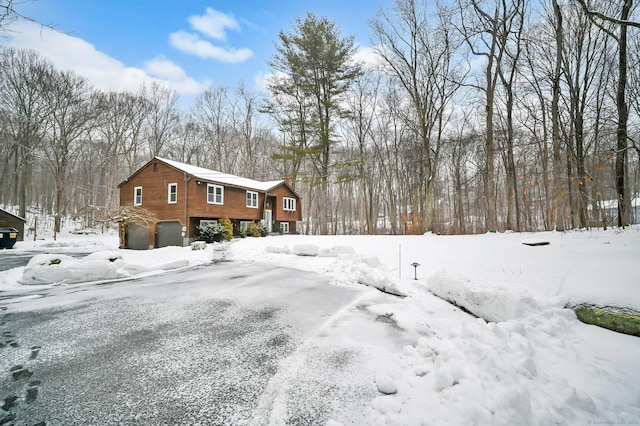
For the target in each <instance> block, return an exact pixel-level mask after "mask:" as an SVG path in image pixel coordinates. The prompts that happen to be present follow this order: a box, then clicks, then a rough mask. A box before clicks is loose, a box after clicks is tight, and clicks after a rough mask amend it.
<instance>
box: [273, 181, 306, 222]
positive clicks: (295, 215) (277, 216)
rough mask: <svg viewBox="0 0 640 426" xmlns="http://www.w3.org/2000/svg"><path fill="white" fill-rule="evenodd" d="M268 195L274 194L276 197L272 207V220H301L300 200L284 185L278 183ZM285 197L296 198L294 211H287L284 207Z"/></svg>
mask: <svg viewBox="0 0 640 426" xmlns="http://www.w3.org/2000/svg"><path fill="white" fill-rule="evenodd" d="M269 195H274V196H275V197H276V200H275V203H274V204H275V206H273V207H272V210H273V220H275V221H277V222H297V221H300V220H302V206H301V205H300V204H301V200H300V199H299V198H298V196H297V195H296V194H294V193H293V191H292V190H291V189H290V188H289V187H288V186H286V185H280V186H278V187H277V188H275V189H274V190H272V191H270V192H269ZM285 197H287V198H295V199H296V210H295V211H293V212H292V211H287V210H285V209H284V205H283V201H282V200H283V199H284V198H285Z"/></svg>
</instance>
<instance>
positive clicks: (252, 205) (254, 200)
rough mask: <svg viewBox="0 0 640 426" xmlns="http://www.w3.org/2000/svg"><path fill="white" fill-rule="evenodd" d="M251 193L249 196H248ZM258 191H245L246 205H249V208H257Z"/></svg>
mask: <svg viewBox="0 0 640 426" xmlns="http://www.w3.org/2000/svg"><path fill="white" fill-rule="evenodd" d="M250 195H251V197H249V196H250ZM258 198H259V196H258V193H257V192H255V191H247V195H246V200H247V207H249V208H250V209H257V208H258Z"/></svg>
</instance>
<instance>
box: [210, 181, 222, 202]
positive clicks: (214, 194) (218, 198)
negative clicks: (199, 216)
mask: <svg viewBox="0 0 640 426" xmlns="http://www.w3.org/2000/svg"><path fill="white" fill-rule="evenodd" d="M207 203H209V204H224V186H220V185H213V184H211V183H208V184H207Z"/></svg>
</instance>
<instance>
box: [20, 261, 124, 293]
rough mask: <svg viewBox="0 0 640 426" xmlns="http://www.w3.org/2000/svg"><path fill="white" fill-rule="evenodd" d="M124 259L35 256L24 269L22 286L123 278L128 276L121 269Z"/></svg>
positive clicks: (21, 280)
mask: <svg viewBox="0 0 640 426" xmlns="http://www.w3.org/2000/svg"><path fill="white" fill-rule="evenodd" d="M121 266H124V262H123V261H122V259H117V260H116V261H114V262H111V261H109V260H108V259H100V258H96V257H95V256H94V258H88V257H87V258H84V259H74V258H73V257H71V256H66V255H62V254H39V255H36V256H34V257H33V258H32V259H31V260H30V261H29V263H28V264H27V266H26V267H25V268H24V271H23V273H22V277H21V278H20V279H19V283H20V284H24V285H43V284H53V283H65V284H70V283H78V282H86V281H98V280H109V279H116V278H122V277H125V276H127V274H126V273H125V272H124V271H121V270H120V267H121Z"/></svg>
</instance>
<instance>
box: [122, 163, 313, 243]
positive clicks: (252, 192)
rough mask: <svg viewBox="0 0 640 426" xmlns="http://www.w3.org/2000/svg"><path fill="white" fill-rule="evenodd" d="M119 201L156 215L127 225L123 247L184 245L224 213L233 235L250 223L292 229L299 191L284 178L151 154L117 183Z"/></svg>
mask: <svg viewBox="0 0 640 426" xmlns="http://www.w3.org/2000/svg"><path fill="white" fill-rule="evenodd" d="M118 188H119V189H120V206H127V205H134V206H140V207H142V208H144V209H146V210H148V211H149V212H151V213H153V214H154V215H155V218H156V220H157V222H156V223H155V224H153V226H152V227H150V228H148V227H141V226H128V227H127V229H125V232H124V235H125V247H127V248H134V249H146V248H153V247H165V246H173V245H177V246H182V245H188V244H190V243H191V242H192V241H194V240H195V239H196V236H197V227H198V226H199V225H200V224H201V223H203V222H206V221H211V220H217V219H221V218H228V219H230V220H231V222H232V223H233V228H234V234H239V233H240V232H241V230H242V229H244V228H245V227H246V226H247V225H248V224H249V223H251V222H261V223H262V225H263V226H264V227H265V228H266V229H267V231H268V232H282V233H294V232H296V224H297V222H298V221H300V220H301V219H302V213H301V203H300V196H299V195H298V194H297V193H296V192H295V191H294V190H293V188H292V187H291V184H290V182H289V181H288V180H276V181H270V182H260V181H256V180H253V179H248V178H244V177H240V176H234V175H230V174H226V173H222V172H217V171H214V170H209V169H205V168H202V167H196V166H192V165H189V164H185V163H180V162H178V161H173V160H168V159H166V158H160V157H155V158H153V159H152V160H151V161H149V162H148V163H147V164H145V165H144V166H142V167H141V168H140V169H139V170H138V171H136V172H135V173H133V174H132V175H131V176H130V177H129V178H128V179H127V180H125V181H124V182H122V183H121V184H120V185H118Z"/></svg>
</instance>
